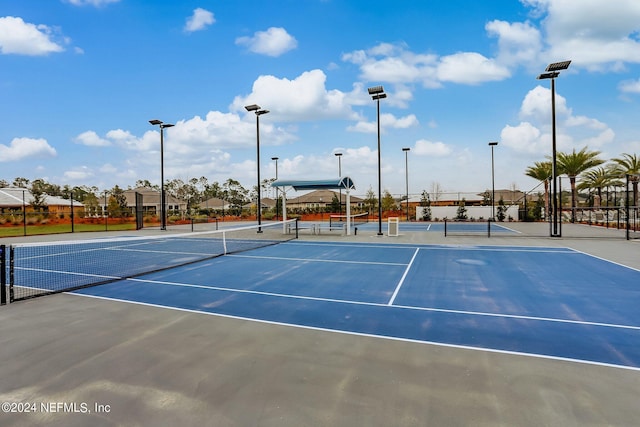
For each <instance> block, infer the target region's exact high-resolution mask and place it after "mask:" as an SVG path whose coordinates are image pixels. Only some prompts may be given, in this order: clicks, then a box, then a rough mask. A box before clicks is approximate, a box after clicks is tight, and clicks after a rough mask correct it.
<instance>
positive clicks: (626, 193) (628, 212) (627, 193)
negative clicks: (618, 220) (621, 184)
mask: <svg viewBox="0 0 640 427" xmlns="http://www.w3.org/2000/svg"><path fill="white" fill-rule="evenodd" d="M624 208H625V217H626V220H627V233H626V234H627V240H630V237H631V236H630V228H631V222H630V219H629V214H630V213H631V212H630V210H629V174H627V185H626V187H625V201H624Z"/></svg>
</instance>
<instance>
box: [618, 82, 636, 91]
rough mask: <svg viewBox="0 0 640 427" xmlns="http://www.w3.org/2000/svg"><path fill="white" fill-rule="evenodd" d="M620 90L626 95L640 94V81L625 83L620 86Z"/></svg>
mask: <svg viewBox="0 0 640 427" xmlns="http://www.w3.org/2000/svg"><path fill="white" fill-rule="evenodd" d="M618 89H620V91H622V92H625V93H640V79H638V80H626V81H623V82H621V83H620V84H619V85H618Z"/></svg>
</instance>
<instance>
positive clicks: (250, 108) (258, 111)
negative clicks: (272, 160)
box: [244, 104, 269, 233]
mask: <svg viewBox="0 0 640 427" xmlns="http://www.w3.org/2000/svg"><path fill="white" fill-rule="evenodd" d="M244 108H246V110H247V111H253V112H255V113H256V152H257V154H256V164H257V169H258V233H262V228H260V226H261V225H262V199H261V197H260V116H261V115H263V114H267V113H268V112H269V110H261V109H260V106H259V105H256V104H252V105H247V106H246V107H244Z"/></svg>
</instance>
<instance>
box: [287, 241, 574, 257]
mask: <svg viewBox="0 0 640 427" xmlns="http://www.w3.org/2000/svg"><path fill="white" fill-rule="evenodd" d="M282 245H287V246H291V245H294V246H298V245H301V246H320V247H325V248H326V247H336V248H376V249H415V248H420V249H424V250H430V251H451V250H461V251H486V252H533V253H554V254H572V253H580V252H578V251H575V250H574V249H572V248H567V247H557V248H556V247H544V246H488V245H484V246H483V245H480V246H477V245H455V244H433V245H429V244H426V245H408V244H402V243H388V244H384V243H383V244H371V243H351V244H331V243H313V242H293V241H288V242H285V243H282Z"/></svg>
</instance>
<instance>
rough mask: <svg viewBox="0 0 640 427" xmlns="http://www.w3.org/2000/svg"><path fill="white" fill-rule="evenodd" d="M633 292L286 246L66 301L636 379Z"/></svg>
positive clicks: (574, 269)
mask: <svg viewBox="0 0 640 427" xmlns="http://www.w3.org/2000/svg"><path fill="white" fill-rule="evenodd" d="M639 284H640V271H637V270H634V269H631V268H628V267H624V266H621V265H618V264H614V263H611V262H608V261H605V260H602V259H599V258H595V257H592V256H589V255H587V254H584V253H581V252H578V251H574V250H571V249H565V248H543V247H518V246H510V247H509V246H500V247H496V246H448V245H394V244H358V243H335V242H331V243H328V242H311V241H306V242H302V241H295V242H287V243H282V244H280V245H276V246H271V247H267V248H261V249H256V250H252V251H249V252H244V253H240V254H235V255H227V256H224V257H220V258H216V259H212V260H207V261H203V262H199V263H195V264H191V265H188V266H184V267H180V268H176V269H172V270H166V271H162V272H158V273H153V274H149V275H145V276H141V277H138V278H136V279H128V280H123V281H120V282H115V283H110V284H106V285H101V286H97V287H93V288H87V289H83V290H81V291H77V292H76V293H77V294H83V295H88V296H94V297H103V298H110V299H117V300H123V301H130V302H135V303H143V304H151V305H157V306H162V307H171V308H177V309H183V310H193V311H197V312H203V313H210V314H216V315H224V316H232V317H238V318H245V319H253V320H259V321H265V322H273V323H279V324H287V325H295V326H301V327H310V328H318V329H323V330H331V331H340V332H348V333H357V334H366V335H373V336H382V337H388V338H394V339H405V340H415V341H420V342H429V343H437V344H442V345H452V346H461V347H469V348H479V349H487V350H492V351H501V352H514V353H520V354H527V355H537V356H541V357H554V358H563V359H571V360H576V361H584V362H590V363H599V364H607V365H615V366H620V367H626V368H631V369H640V311H639V310H638V302H639V301H640V286H639Z"/></svg>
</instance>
